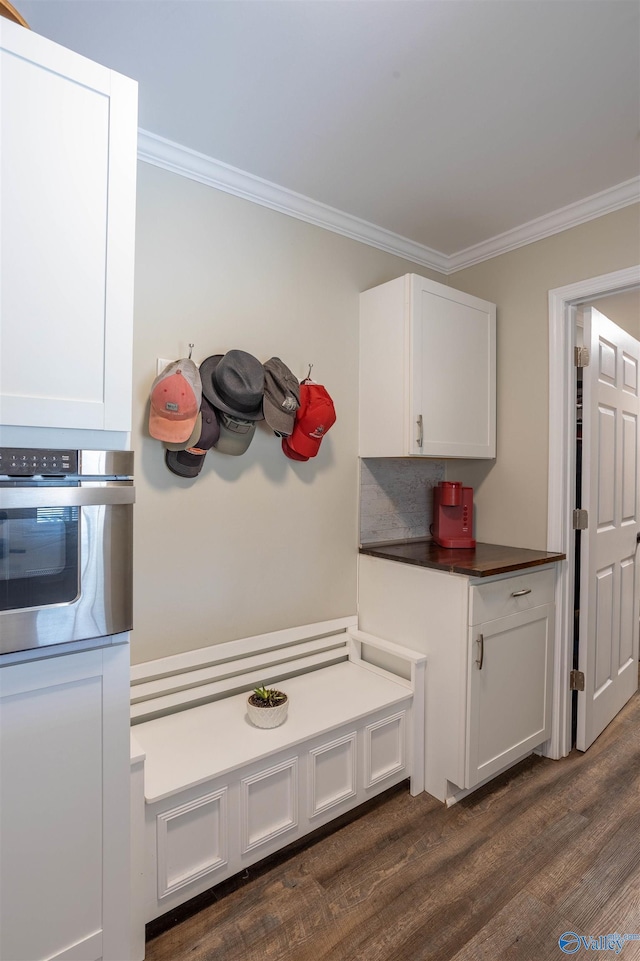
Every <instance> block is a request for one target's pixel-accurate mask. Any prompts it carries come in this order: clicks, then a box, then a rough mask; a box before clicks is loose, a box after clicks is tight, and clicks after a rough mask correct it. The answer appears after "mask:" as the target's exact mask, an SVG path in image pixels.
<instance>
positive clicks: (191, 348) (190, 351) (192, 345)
mask: <svg viewBox="0 0 640 961" xmlns="http://www.w3.org/2000/svg"><path fill="white" fill-rule="evenodd" d="M194 346H195V344H189V360H191V354H192V353H193V348H194Z"/></svg>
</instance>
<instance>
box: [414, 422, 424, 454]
mask: <svg viewBox="0 0 640 961" xmlns="http://www.w3.org/2000/svg"><path fill="white" fill-rule="evenodd" d="M416 424H417V425H418V436H417V437H416V444H417V445H418V447H422V445H423V443H424V425H423V423H422V414H418V419H417V421H416Z"/></svg>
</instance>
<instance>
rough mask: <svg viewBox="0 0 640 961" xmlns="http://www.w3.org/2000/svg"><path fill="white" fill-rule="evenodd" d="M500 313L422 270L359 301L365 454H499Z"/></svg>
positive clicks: (361, 433) (433, 455)
mask: <svg viewBox="0 0 640 961" xmlns="http://www.w3.org/2000/svg"><path fill="white" fill-rule="evenodd" d="M495 450H496V309H495V306H494V304H490V303H488V302H487V301H484V300H480V299H479V298H477V297H471V296H470V295H469V294H464V293H462V292H461V291H458V290H454V289H453V288H451V287H447V286H445V285H444V284H439V283H436V282H435V281H431V280H426V279H425V278H424V277H418V276H416V275H415V274H408V275H406V276H405V277H399V278H398V279H397V280H392V281H389V283H386V284H382V285H381V286H379V287H374V288H373V289H372V290H367V291H365V292H364V293H363V294H362V295H361V299H360V456H361V457H407V456H423V457H469V458H476V457H477V458H480V457H484V458H489V457H495Z"/></svg>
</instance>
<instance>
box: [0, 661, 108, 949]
mask: <svg viewBox="0 0 640 961" xmlns="http://www.w3.org/2000/svg"><path fill="white" fill-rule="evenodd" d="M102 682H103V679H102V656H101V651H95V652H91V653H86V654H74V655H70V656H69V657H62V658H50V659H49V660H47V661H46V662H42V665H39V664H38V663H32V664H28V665H18V666H15V667H7V668H4V669H2V672H1V674H0V721H1V723H0V774H1V777H0V791H1V794H0V799H1V806H0V812H1V819H0V837H1V838H2V858H1V859H0V865H1V870H2V875H1V877H0V881H1V888H2V898H0V909H1V912H2V916H1V927H0V957H1V958H2V959H3V961H4V959H6V961H33V959H34V958H49V957H56V956H58V955H60V956H61V957H67V956H68V951H67V949H69V948H70V946H72V945H75V944H84V948H83V950H84V949H86V948H87V944H88V943H91V942H93V941H97V942H98V949H99V951H100V953H101V931H102V893H103V892H102V873H101V870H100V866H101V863H102V706H103V683H102ZM83 956H84V957H86V956H87V955H86V954H85V955H83ZM92 956H93V955H92Z"/></svg>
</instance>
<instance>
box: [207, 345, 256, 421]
mask: <svg viewBox="0 0 640 961" xmlns="http://www.w3.org/2000/svg"><path fill="white" fill-rule="evenodd" d="M200 379H201V381H202V393H203V394H204V396H205V397H206V398H207V400H208V401H209V403H211V404H213V406H214V407H216V408H217V409H218V410H222V411H224V412H225V414H231V415H232V417H239V418H241V419H242V420H262V419H263V417H264V415H263V412H262V396H263V393H264V367H263V366H262V364H261V363H260V361H259V360H258V359H257V358H256V357H254V356H253V355H252V354H248V353H247V352H246V351H244V350H228V351H227V353H226V354H213V355H212V356H211V357H207V359H206V360H203V361H202V363H201V364H200Z"/></svg>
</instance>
